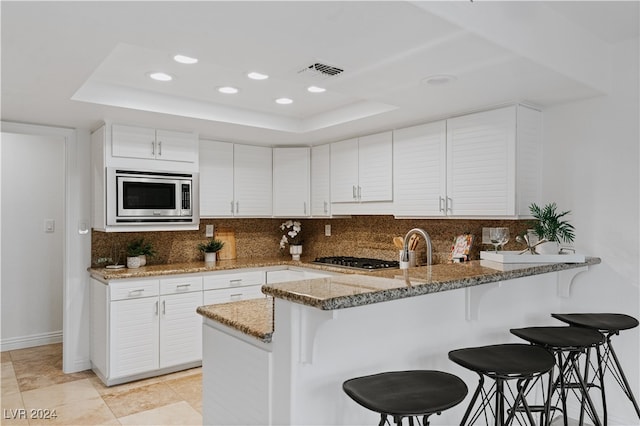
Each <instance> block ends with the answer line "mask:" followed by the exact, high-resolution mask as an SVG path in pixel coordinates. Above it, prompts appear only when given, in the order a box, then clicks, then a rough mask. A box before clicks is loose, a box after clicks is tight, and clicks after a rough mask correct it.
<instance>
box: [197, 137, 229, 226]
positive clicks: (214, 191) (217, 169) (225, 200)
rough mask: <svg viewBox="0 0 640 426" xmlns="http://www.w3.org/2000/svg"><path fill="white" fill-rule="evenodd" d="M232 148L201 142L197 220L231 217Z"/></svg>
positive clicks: (215, 143)
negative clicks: (200, 218) (199, 218)
mask: <svg viewBox="0 0 640 426" xmlns="http://www.w3.org/2000/svg"><path fill="white" fill-rule="evenodd" d="M234 211H235V204H234V202H233V144H232V143H228V142H218V141H211V140H204V139H203V140H200V217H203V216H208V217H224V216H233V213H234Z"/></svg>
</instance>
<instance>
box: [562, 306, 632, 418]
mask: <svg viewBox="0 0 640 426" xmlns="http://www.w3.org/2000/svg"><path fill="white" fill-rule="evenodd" d="M551 316H552V317H554V318H556V319H559V320H560V321H563V322H565V323H567V324H569V325H572V326H575V327H585V328H590V329H592V330H598V331H600V332H601V333H603V334H604V337H605V340H604V342H603V343H602V344H601V345H599V346H598V347H597V348H596V349H597V351H598V367H597V369H598V371H600V372H601V383H600V385H601V387H602V408H603V412H604V413H603V416H604V424H605V425H606V424H607V401H606V397H605V392H604V375H605V374H606V373H607V372H609V373H610V374H611V375H612V377H613V378H614V379H615V381H616V382H618V384H619V385H620V388H622V391H623V392H624V394H625V395H626V396H627V398H629V400H631V403H632V404H633V408H635V410H636V414H637V415H638V418H639V419H640V408H638V402H637V401H636V399H635V398H634V396H633V392H631V387H630V386H629V382H628V381H627V377H626V376H625V374H624V370H622V366H621V365H620V361H619V360H618V356H617V355H616V351H615V350H614V349H613V345H612V344H611V337H612V336H615V335H618V334H620V331H621V330H629V329H631V328H635V327H637V326H638V320H637V319H635V318H634V317H632V316H629V315H625V314H608V313H573V314H551ZM601 347H602V351H601V349H600V348H601Z"/></svg>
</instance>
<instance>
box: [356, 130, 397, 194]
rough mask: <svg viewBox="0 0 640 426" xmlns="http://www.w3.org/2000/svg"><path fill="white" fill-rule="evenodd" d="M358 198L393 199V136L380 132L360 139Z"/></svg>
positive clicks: (389, 133)
mask: <svg viewBox="0 0 640 426" xmlns="http://www.w3.org/2000/svg"><path fill="white" fill-rule="evenodd" d="M358 176H359V180H358V181H359V184H358V185H359V187H358V199H359V200H360V201H393V136H392V133H391V132H384V133H378V134H375V135H369V136H365V137H362V138H360V139H359V140H358Z"/></svg>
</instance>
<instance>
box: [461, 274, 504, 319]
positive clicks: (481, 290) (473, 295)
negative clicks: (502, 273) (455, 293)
mask: <svg viewBox="0 0 640 426" xmlns="http://www.w3.org/2000/svg"><path fill="white" fill-rule="evenodd" d="M500 287H502V281H497V282H494V283H489V284H482V285H476V286H473V287H467V288H465V289H464V299H465V300H464V302H465V310H464V317H465V319H466V320H467V321H475V320H477V319H478V307H479V305H480V299H482V297H483V296H484V295H485V294H486V293H487V292H488V291H489V290H492V289H494V288H500Z"/></svg>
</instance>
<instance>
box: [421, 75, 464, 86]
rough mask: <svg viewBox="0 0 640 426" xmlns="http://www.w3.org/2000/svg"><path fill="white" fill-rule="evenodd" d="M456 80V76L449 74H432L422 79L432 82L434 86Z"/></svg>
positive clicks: (425, 81) (423, 81) (428, 82)
mask: <svg viewBox="0 0 640 426" xmlns="http://www.w3.org/2000/svg"><path fill="white" fill-rule="evenodd" d="M454 81H456V77H455V76H453V75H447V74H439V75H431V76H429V77H425V78H423V79H422V83H425V84H430V85H432V86H443V85H445V84H449V83H452V82H454Z"/></svg>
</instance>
